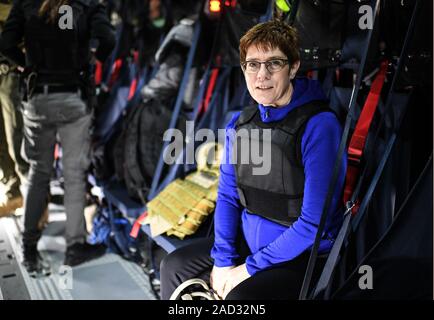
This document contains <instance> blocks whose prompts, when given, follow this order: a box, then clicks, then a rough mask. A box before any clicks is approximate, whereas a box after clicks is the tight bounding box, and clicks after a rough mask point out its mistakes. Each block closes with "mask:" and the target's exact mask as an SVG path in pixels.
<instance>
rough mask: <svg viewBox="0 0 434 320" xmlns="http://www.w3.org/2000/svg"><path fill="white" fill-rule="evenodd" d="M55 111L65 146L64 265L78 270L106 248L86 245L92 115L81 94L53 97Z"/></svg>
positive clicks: (63, 157)
mask: <svg viewBox="0 0 434 320" xmlns="http://www.w3.org/2000/svg"><path fill="white" fill-rule="evenodd" d="M50 99H51V102H52V104H53V105H54V106H55V107H56V110H57V118H58V133H59V138H60V143H61V146H62V163H63V176H64V178H65V195H64V203H65V211H66V216H67V219H66V235H65V237H66V244H67V250H66V255H65V261H64V264H66V265H69V266H76V265H78V264H80V263H83V262H85V261H89V260H91V259H95V258H98V257H100V256H101V255H103V254H104V253H105V247H104V246H103V245H90V244H88V243H87V242H86V237H87V232H86V222H85V218H84V208H85V205H86V174H87V169H88V167H89V165H90V126H91V121H92V114H91V113H90V112H89V111H88V110H87V104H86V103H85V102H84V101H83V100H82V99H81V94H80V93H79V92H75V93H59V94H52V95H50Z"/></svg>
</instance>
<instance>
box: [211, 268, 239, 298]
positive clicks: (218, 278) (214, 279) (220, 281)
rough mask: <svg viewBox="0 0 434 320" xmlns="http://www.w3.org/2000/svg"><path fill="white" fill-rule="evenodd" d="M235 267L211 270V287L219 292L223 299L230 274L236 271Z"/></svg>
mask: <svg viewBox="0 0 434 320" xmlns="http://www.w3.org/2000/svg"><path fill="white" fill-rule="evenodd" d="M234 268H235V266H230V267H216V266H214V267H213V268H212V270H211V276H210V284H211V287H212V288H213V289H214V290H215V292H217V294H218V295H219V296H220V297H223V289H224V287H225V283H226V279H227V277H228V276H229V272H230V271H231V270H232V269H234Z"/></svg>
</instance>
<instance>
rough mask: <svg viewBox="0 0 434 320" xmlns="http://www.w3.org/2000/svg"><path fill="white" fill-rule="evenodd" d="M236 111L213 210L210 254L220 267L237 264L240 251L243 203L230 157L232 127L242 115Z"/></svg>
mask: <svg viewBox="0 0 434 320" xmlns="http://www.w3.org/2000/svg"><path fill="white" fill-rule="evenodd" d="M239 116H240V113H237V114H235V115H234V116H233V117H232V119H231V121H230V122H229V124H228V125H227V126H226V135H225V150H224V156H223V161H222V164H221V165H220V179H219V187H218V193H217V203H216V209H215V213H214V233H215V240H214V246H213V248H212V250H211V257H212V258H213V259H214V265H215V266H217V267H227V266H232V265H235V260H236V259H237V258H238V253H237V252H236V250H235V239H236V236H237V232H238V230H239V229H238V227H239V223H240V216H241V212H242V209H243V208H242V206H241V204H240V202H239V197H238V193H237V184H236V178H235V170H234V166H233V165H232V164H231V162H230V161H229V159H230V155H231V152H230V150H231V148H232V136H231V134H230V132H231V130H232V129H233V128H234V126H235V122H236V121H237V119H238V118H239Z"/></svg>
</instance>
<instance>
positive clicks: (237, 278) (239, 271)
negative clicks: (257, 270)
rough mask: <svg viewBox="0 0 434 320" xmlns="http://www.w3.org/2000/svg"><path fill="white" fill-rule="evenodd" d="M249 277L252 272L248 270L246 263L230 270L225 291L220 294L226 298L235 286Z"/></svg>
mask: <svg viewBox="0 0 434 320" xmlns="http://www.w3.org/2000/svg"><path fill="white" fill-rule="evenodd" d="M248 278H250V274H249V273H248V272H247V268H246V264H245V263H243V264H242V265H239V266H238V267H236V268H233V269H231V270H229V275H228V276H227V278H226V281H225V284H224V288H223V293H222V295H220V294H219V295H220V296H221V297H222V298H223V299H226V296H227V295H228V293H229V292H230V291H231V290H232V289H233V288H235V287H236V286H237V285H239V284H240V283H241V282H243V281H244V280H246V279H248Z"/></svg>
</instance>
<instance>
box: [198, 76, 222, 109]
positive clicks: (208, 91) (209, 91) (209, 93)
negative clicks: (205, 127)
mask: <svg viewBox="0 0 434 320" xmlns="http://www.w3.org/2000/svg"><path fill="white" fill-rule="evenodd" d="M218 75H219V68H213V69H212V71H211V76H210V79H209V83H208V88H207V89H206V94H205V99H204V101H203V104H202V105H201V107H200V109H199V115H201V114H203V113H205V112H206V111H207V110H208V105H209V102H210V100H211V97H212V93H213V91H214V87H215V85H216V82H217V77H218Z"/></svg>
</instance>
